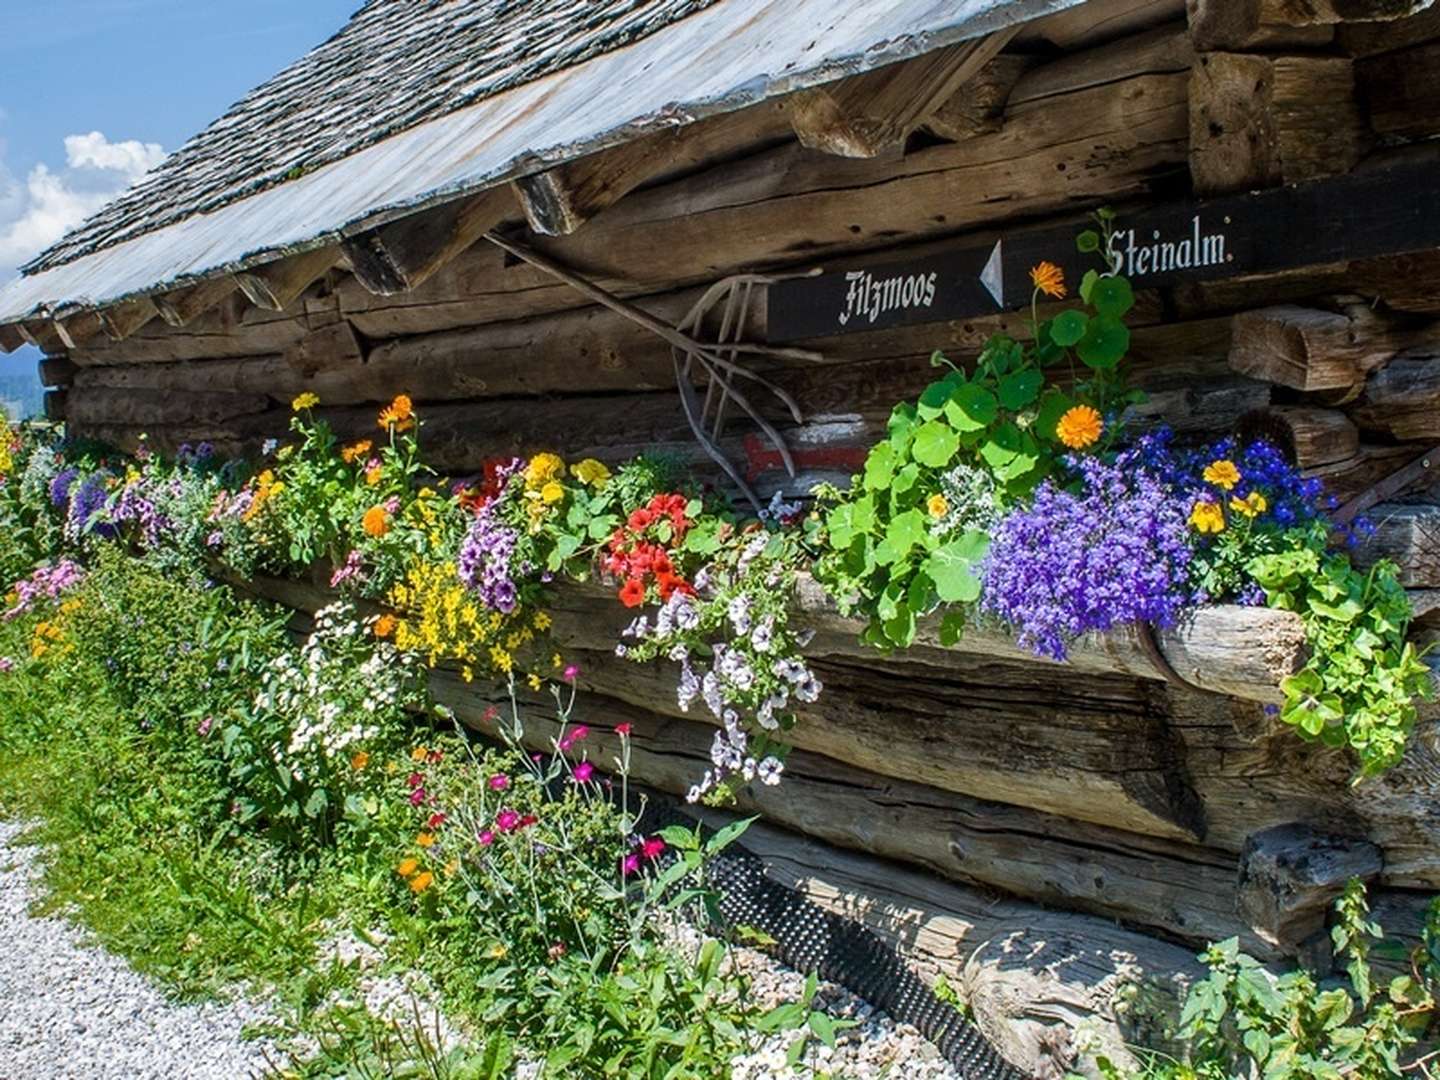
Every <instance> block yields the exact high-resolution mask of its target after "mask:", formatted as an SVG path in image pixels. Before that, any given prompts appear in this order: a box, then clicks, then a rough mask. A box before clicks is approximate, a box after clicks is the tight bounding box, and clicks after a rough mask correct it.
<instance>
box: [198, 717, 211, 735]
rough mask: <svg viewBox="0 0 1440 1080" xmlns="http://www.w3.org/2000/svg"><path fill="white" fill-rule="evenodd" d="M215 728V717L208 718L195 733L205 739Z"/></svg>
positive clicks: (202, 721)
mask: <svg viewBox="0 0 1440 1080" xmlns="http://www.w3.org/2000/svg"><path fill="white" fill-rule="evenodd" d="M214 726H215V718H214V717H213V716H207V717H205V719H204V720H201V721H200V726H199V727H197V728H196V729H195V732H196V734H198V735H199V736H200V737H201V738H202V739H203V738H205V736H206V735H209V734H210V731H211V729H212V728H214Z"/></svg>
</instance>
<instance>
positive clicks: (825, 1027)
mask: <svg viewBox="0 0 1440 1080" xmlns="http://www.w3.org/2000/svg"><path fill="white" fill-rule="evenodd" d="M810 1030H811V1031H813V1032H814V1033H815V1037H816V1038H817V1039H819V1040H820V1041H821V1042H822V1043H824V1044H825V1045H826V1046H828V1047H830V1049H832V1050H833V1049H835V1021H834V1020H832V1019H830V1017H829V1016H827V1015H826V1014H825V1013H823V1012H812V1013H811V1014H810Z"/></svg>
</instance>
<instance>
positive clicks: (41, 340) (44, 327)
mask: <svg viewBox="0 0 1440 1080" xmlns="http://www.w3.org/2000/svg"><path fill="white" fill-rule="evenodd" d="M18 325H19V328H20V336H21V337H23V338H24V339H25V340H26V341H27V342H28V343H29V344H31V345H34V346H35V347H36V348H37V349H39V350H41V351H42V352H45V353H61V352H64V351H65V349H66V347H67V346H66V344H65V341H64V339H63V338H62V337H61V336H60V330H59V328H58V327H57V326H56V324H55V321H54V320H53V319H48V318H41V319H26V320H25V321H24V322H22V323H19V324H18Z"/></svg>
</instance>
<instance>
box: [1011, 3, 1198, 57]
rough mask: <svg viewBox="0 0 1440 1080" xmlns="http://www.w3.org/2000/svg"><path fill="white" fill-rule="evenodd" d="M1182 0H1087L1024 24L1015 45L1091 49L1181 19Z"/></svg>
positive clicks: (1183, 6) (1070, 50) (1183, 4)
mask: <svg viewBox="0 0 1440 1080" xmlns="http://www.w3.org/2000/svg"><path fill="white" fill-rule="evenodd" d="M1184 15H1185V0H1087V2H1086V3H1084V4H1076V5H1074V6H1072V7H1069V8H1066V9H1065V10H1064V11H1058V12H1056V13H1055V14H1053V15H1047V16H1045V17H1044V18H1041V19H1036V20H1034V21H1033V22H1029V23H1026V24H1025V25H1024V26H1023V27H1022V28H1021V30H1020V34H1019V36H1018V37H1016V39H1015V41H1016V44H1017V45H1023V46H1027V47H1036V46H1038V47H1040V48H1041V49H1045V48H1050V49H1053V50H1056V51H1058V52H1076V51H1078V50H1080V49H1091V48H1094V47H1095V46H1097V45H1104V44H1105V43H1107V42H1111V41H1118V40H1120V39H1122V38H1127V37H1132V36H1133V35H1135V34H1139V33H1142V32H1143V31H1146V30H1151V29H1154V28H1155V27H1157V26H1161V25H1163V24H1164V23H1167V22H1171V21H1173V20H1175V19H1179V18H1183V17H1184Z"/></svg>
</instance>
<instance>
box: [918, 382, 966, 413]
mask: <svg viewBox="0 0 1440 1080" xmlns="http://www.w3.org/2000/svg"><path fill="white" fill-rule="evenodd" d="M964 381H965V377H964V376H963V375H960V374H959V373H957V372H951V373H950V374H949V375H947V376H946V377H945V378H943V379H941V380H940V381H939V382H933V383H931V384H930V385H929V386H927V387H926V388H925V392H924V393H923V394H921V395H920V403H919V405H918V406H917V408H916V410H915V411H916V414H917V415H918V416H919V417H920V419H921V420H934V419H935V417H937V416H939V415H940V414H941V413H942V412H943V411H944V410H945V403H946V402H947V401H949V400H950V394H951V393H952V392H953V391H954V389H955V387H956V386H957V385H958V384H960V383H963V382H964Z"/></svg>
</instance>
